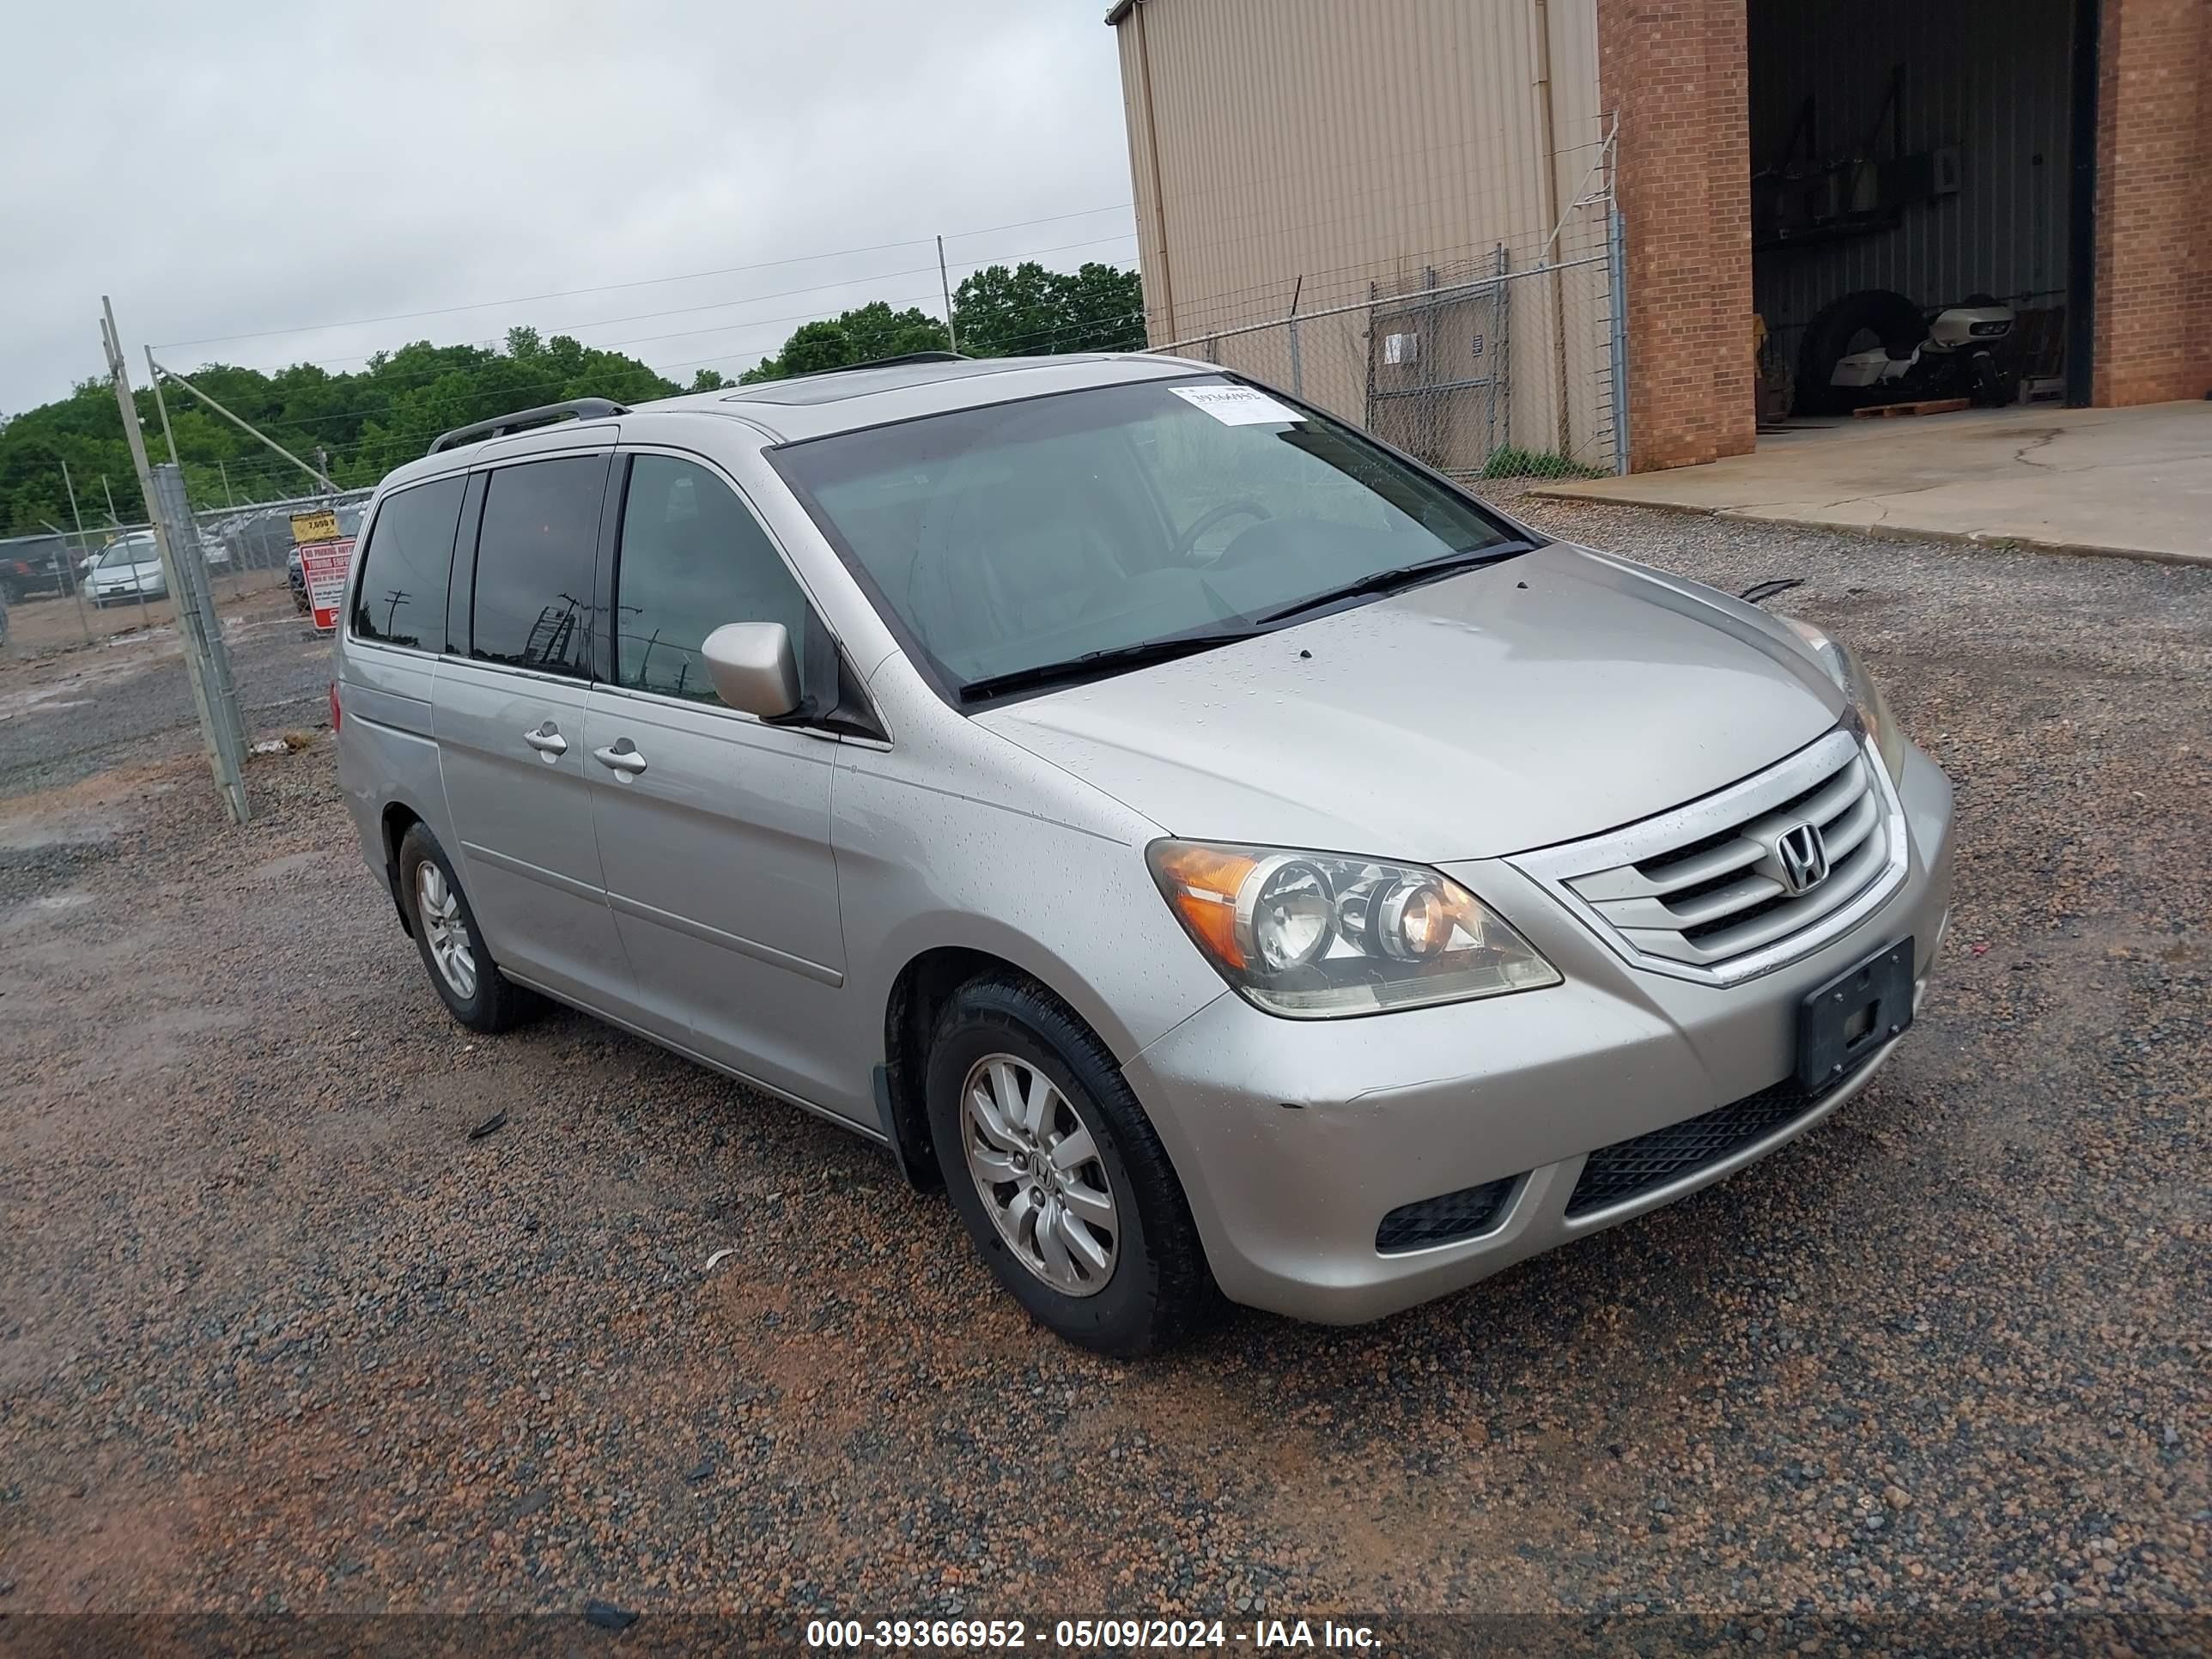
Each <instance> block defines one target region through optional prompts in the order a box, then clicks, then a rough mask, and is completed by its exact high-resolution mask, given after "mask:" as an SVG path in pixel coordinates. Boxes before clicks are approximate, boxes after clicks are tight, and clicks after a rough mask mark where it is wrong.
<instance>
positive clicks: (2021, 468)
mask: <svg viewBox="0 0 2212 1659" xmlns="http://www.w3.org/2000/svg"><path fill="white" fill-rule="evenodd" d="M1534 493H1536V494H1538V495H1553V496H1559V497H1562V498H1565V499H1567V500H1581V501H1620V502H1623V503H1628V504H1632V505H1636V506H1643V507H1677V508H1680V509H1683V510H1685V511H1688V512H1696V513H1719V514H1721V515H1723V516H1725V517H1732V518H1743V519H1757V520H1765V521H1768V522H1772V523H1779V524H1807V525H1829V526H1838V527H1845V528H1851V529H1859V530H1868V531H1872V532H1875V533H1877V534H1880V533H1883V532H1898V533H1905V534H1911V535H1915V536H1940V537H1943V538H1948V539H1953V540H1957V541H1962V542H1973V543H2010V544H2017V545H2021V546H2025V547H2042V548H2048V549H2052V550H2058V551H2063V552H2069V553H2118V554H2123V555H2130V556H2136V557H2139V558H2154V559H2168V560H2174V561H2179V562H2212V402H2203V403H2185V404H2150V405H2148V406H2146V407H2142V408H2138V409H2054V408H2049V407H2039V408H2032V409H2007V410H1974V411H1966V412H1961V413H1959V414H1956V415H1936V416H1903V417H1899V418H1895V419H1889V420H1851V421H1846V422H1841V423H1840V424H1838V425H1836V426H1832V427H1824V428H1804V429H1801V430H1793V431H1789V432H1782V433H1776V434H1771V435H1762V436H1761V437H1760V438H1759V448H1758V450H1757V451H1756V452H1755V453H1752V454H1749V455H1737V456H1732V457H1730V458H1729V459H1727V460H1724V461H1716V462H1714V463H1712V464H1711V465H1706V466H1686V467H1678V468H1675V469H1674V470H1673V471H1666V472H1646V473H1639V474H1638V475H1637V476H1636V477H1628V478H1598V479H1593V480H1591V481H1589V482H1588V483H1561V484H1553V485H1547V486H1545V487H1544V488H1542V489H1539V490H1537V491H1535V492H1534Z"/></svg>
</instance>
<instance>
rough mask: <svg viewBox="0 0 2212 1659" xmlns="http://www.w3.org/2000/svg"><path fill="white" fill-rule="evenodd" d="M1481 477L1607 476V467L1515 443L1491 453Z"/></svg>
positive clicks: (1484, 464)
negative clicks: (1522, 446)
mask: <svg viewBox="0 0 2212 1659" xmlns="http://www.w3.org/2000/svg"><path fill="white" fill-rule="evenodd" d="M1482 476H1483V477H1486V478H1602V477H1607V476H1608V469H1607V468H1605V467H1601V466H1590V465H1585V464H1584V463H1583V462H1581V461H1571V460H1569V459H1567V458H1566V457H1565V456H1564V455H1559V454H1555V453H1553V452H1552V451H1550V450H1534V449H1522V448H1521V447H1518V446H1517V445H1514V444H1508V445H1506V446H1505V447H1504V448H1503V449H1498V450H1492V452H1491V455H1490V459H1488V460H1487V461H1486V462H1485V463H1483V468H1482Z"/></svg>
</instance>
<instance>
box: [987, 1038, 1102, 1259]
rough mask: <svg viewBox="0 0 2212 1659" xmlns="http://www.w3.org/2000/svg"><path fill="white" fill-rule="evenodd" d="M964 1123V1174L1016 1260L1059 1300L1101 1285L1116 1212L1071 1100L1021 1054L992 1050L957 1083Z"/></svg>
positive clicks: (1088, 1133)
mask: <svg viewBox="0 0 2212 1659" xmlns="http://www.w3.org/2000/svg"><path fill="white" fill-rule="evenodd" d="M960 1129H961V1134H960V1140H961V1150H962V1151H963V1152H964V1153H965V1154H966V1156H967V1160H968V1173H969V1175H970V1176H973V1177H974V1178H975V1190H976V1191H977V1192H978V1193H979V1194H981V1195H982V1199H983V1207H984V1209H985V1210H986V1211H987V1212H989V1214H990V1217H991V1222H992V1225H994V1226H995V1227H996V1228H997V1229H998V1230H999V1237H1000V1238H1001V1239H1003V1240H1004V1241H1005V1242H1006V1248H1007V1249H1008V1250H1010V1251H1012V1254H1013V1255H1014V1257H1015V1259H1016V1260H1017V1261H1019V1262H1020V1263H1021V1264H1022V1265H1023V1266H1024V1267H1027V1268H1028V1269H1029V1270H1030V1273H1034V1274H1036V1277H1037V1278H1039V1279H1042V1280H1043V1281H1044V1282H1045V1283H1046V1284H1047V1285H1050V1286H1051V1287H1052V1288H1053V1289H1054V1290H1055V1291H1059V1292H1060V1294H1061V1295H1063V1296H1077V1297H1082V1296H1096V1295H1097V1293H1098V1292H1099V1291H1103V1290H1104V1289H1105V1288H1106V1285H1107V1283H1108V1281H1109V1280H1110V1279H1112V1278H1113V1277H1114V1266H1115V1261H1118V1260H1119V1259H1120V1241H1121V1215H1120V1212H1119V1210H1118V1209H1117V1207H1116V1206H1115V1199H1114V1187H1113V1182H1112V1181H1111V1179H1110V1178H1109V1176H1108V1175H1107V1173H1106V1165H1105V1162H1104V1160H1103V1159H1102V1158H1100V1156H1099V1152H1098V1143H1097V1140H1096V1139H1093V1137H1092V1135H1091V1128H1090V1126H1089V1125H1087V1124H1086V1123H1085V1122H1084V1121H1083V1115H1082V1114H1081V1113H1080V1112H1079V1111H1078V1110H1077V1109H1075V1106H1074V1104H1073V1102H1071V1101H1070V1100H1069V1099H1068V1098H1067V1097H1066V1095H1064V1094H1062V1093H1061V1092H1060V1090H1059V1089H1058V1088H1057V1087H1055V1086H1054V1084H1053V1082H1052V1080H1051V1079H1048V1078H1047V1077H1046V1076H1045V1075H1044V1073H1042V1072H1040V1071H1038V1070H1037V1068H1036V1066H1032V1065H1030V1063H1029V1062H1028V1061H1027V1060H1020V1059H1017V1058H1016V1057H1015V1056H1013V1055H1012V1054H987V1055H986V1056H985V1057H984V1058H982V1059H981V1060H977V1061H976V1062H975V1065H974V1066H972V1067H970V1068H969V1073H968V1080H967V1082H966V1083H964V1084H963V1085H961V1090H960Z"/></svg>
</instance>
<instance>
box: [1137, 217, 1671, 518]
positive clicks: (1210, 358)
mask: <svg viewBox="0 0 2212 1659" xmlns="http://www.w3.org/2000/svg"><path fill="white" fill-rule="evenodd" d="M1582 205H1583V207H1584V208H1585V209H1587V210H1585V211H1579V212H1577V213H1574V214H1571V215H1570V216H1569V217H1568V218H1567V219H1566V220H1565V221H1563V222H1562V223H1561V224H1560V226H1559V228H1558V229H1557V230H1555V231H1554V232H1553V234H1551V235H1550V236H1549V237H1547V239H1545V240H1544V241H1543V242H1542V243H1541V244H1540V245H1538V246H1534V247H1531V248H1528V249H1526V250H1522V251H1520V252H1517V253H1516V250H1515V249H1513V248H1510V247H1508V246H1504V244H1500V245H1498V246H1495V247H1493V248H1492V249H1490V250H1488V251H1487V252H1483V253H1480V254H1478V255H1474V256H1468V255H1464V254H1462V255H1461V256H1460V257H1458V258H1452V259H1439V260H1437V261H1435V262H1433V263H1425V264H1420V265H1419V267H1418V269H1414V270H1407V269H1406V268H1405V267H1404V266H1403V265H1402V264H1399V265H1394V266H1393V267H1391V269H1390V270H1388V271H1382V270H1377V271H1375V272H1373V273H1371V274H1369V275H1367V276H1364V279H1361V280H1360V282H1359V283H1358V286H1361V287H1364V294H1363V295H1358V297H1354V298H1352V299H1349V300H1346V299H1342V298H1340V297H1339V298H1334V299H1333V302H1332V303H1328V304H1326V305H1317V306H1310V307H1305V308H1301V307H1299V306H1298V304H1297V296H1298V295H1301V294H1302V293H1303V291H1304V281H1303V279H1293V280H1292V281H1291V282H1289V283H1285V286H1286V287H1288V288H1289V289H1290V290H1291V294H1292V295H1293V298H1292V301H1291V308H1290V309H1289V310H1288V311H1287V312H1286V313H1284V314H1282V315H1279V316H1276V317H1272V318H1269V319H1266V320H1262V321H1255V322H1243V323H1239V324H1237V325H1233V326H1225V327H1221V328H1218V329H1213V330H1211V331H1207V332H1205V333H1201V334H1186V335H1185V337H1183V338H1181V339H1177V340H1173V341H1170V342H1167V343H1163V344H1157V345H1155V346H1153V347H1152V349H1153V350H1155V351H1160V352H1165V353H1169V354H1171V355H1174V356H1184V357H1194V358H1200V359H1202V360H1204V361H1205V362H1211V363H1218V364H1220V365H1221V366H1222V367H1223V368H1229V369H1233V370H1235V371H1236V372H1237V373H1239V374H1249V375H1250V376H1251V377H1253V378H1254V379H1255V380H1265V381H1268V382H1271V383H1272V384H1273V385H1275V386H1279V387H1281V388H1283V389H1284V390H1285V391H1287V392H1291V394H1292V395H1293V396H1295V397H1297V398H1302V399H1304V401H1306V402H1308V403H1310V404H1315V405H1316V406H1317V407H1319V408H1321V409H1323V410H1327V411H1328V412H1329V413H1330V414H1332V415H1335V416H1340V418H1342V419H1345V420H1347V421H1351V422H1354V423H1355V424H1358V425H1359V426H1363V427H1365V428H1367V429H1368V430H1370V431H1371V432H1373V433H1374V434H1376V435H1377V436H1378V437H1381V438H1383V440H1385V441H1388V442H1389V443H1392V444H1395V445H1396V446H1397V447H1399V448H1401V449H1402V450H1405V451H1406V452H1407V453H1409V454H1412V455H1414V456H1416V457H1418V458H1419V459H1421V460H1423V461H1425V462H1426V463H1427V464H1428V465H1431V466H1432V467H1435V468H1436V469H1437V470H1438V471H1442V472H1446V473H1449V474H1451V475H1453V476H1454V477H1462V478H1472V477H1511V476H1522V475H1536V476H1542V477H1588V476H1594V475H1596V474H1599V473H1607V472H1626V471H1627V470H1628V460H1627V458H1628V422H1627V412H1626V404H1625V401H1624V399H1623V398H1622V396H1621V394H1620V388H1621V387H1623V386H1625V385H1626V372H1625V371H1626V340H1627V328H1626V313H1625V311H1624V309H1623V307H1624V306H1625V304H1626V296H1625V292H1624V283H1623V278H1622V253H1621V249H1622V243H1621V226H1620V216H1619V214H1618V213H1617V212H1616V211H1615V210H1614V208H1613V204H1612V202H1611V201H1610V200H1609V199H1606V198H1603V197H1599V198H1595V199H1594V200H1593V201H1591V202H1589V203H1587V204H1582ZM1345 286H1346V284H1345V283H1343V282H1342V281H1340V282H1338V283H1336V284H1335V285H1334V287H1335V289H1336V292H1337V293H1338V294H1339V295H1340V294H1341V292H1342V289H1343V288H1344V287H1345Z"/></svg>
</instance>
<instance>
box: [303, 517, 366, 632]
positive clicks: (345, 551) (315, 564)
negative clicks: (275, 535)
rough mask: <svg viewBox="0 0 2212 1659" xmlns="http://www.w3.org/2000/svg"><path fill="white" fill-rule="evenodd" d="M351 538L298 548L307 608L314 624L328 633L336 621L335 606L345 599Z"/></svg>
mask: <svg viewBox="0 0 2212 1659" xmlns="http://www.w3.org/2000/svg"><path fill="white" fill-rule="evenodd" d="M353 539H354V538H352V537H350V536H347V537H343V538H341V539H339V540H337V541H334V542H310V543H309V544H307V545H306V546H305V547H302V548H301V550H300V574H301V578H302V579H303V580H305V581H306V583H307V608H308V609H309V610H310V611H313V613H314V617H315V626H316V627H317V628H318V629H320V630H321V631H322V632H324V633H325V634H328V633H331V632H333V631H335V630H336V629H337V625H338V606H339V605H342V604H343V603H344V602H345V585H346V577H347V576H348V575H349V574H351V573H352V571H353Z"/></svg>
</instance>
